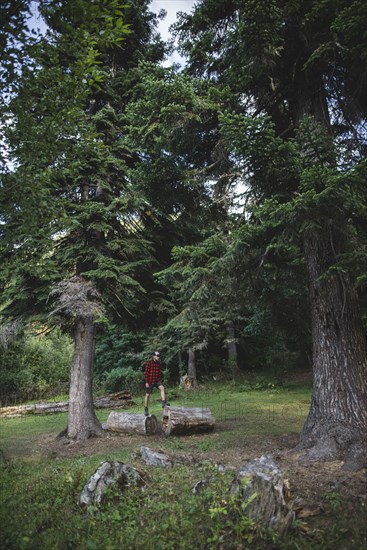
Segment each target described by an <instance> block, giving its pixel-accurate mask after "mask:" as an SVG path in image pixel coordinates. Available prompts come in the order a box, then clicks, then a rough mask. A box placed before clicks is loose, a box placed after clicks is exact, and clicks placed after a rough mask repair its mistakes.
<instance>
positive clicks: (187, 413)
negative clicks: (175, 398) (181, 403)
mask: <svg viewBox="0 0 367 550" xmlns="http://www.w3.org/2000/svg"><path fill="white" fill-rule="evenodd" d="M214 426H215V418H214V417H213V416H212V413H211V411H210V409H207V408H200V407H199V408H188V407H165V408H164V411H163V419H162V430H163V433H164V434H165V435H172V434H175V435H177V434H186V435H187V434H190V433H201V432H207V431H211V430H213V429H214Z"/></svg>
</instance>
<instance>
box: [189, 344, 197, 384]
mask: <svg viewBox="0 0 367 550" xmlns="http://www.w3.org/2000/svg"><path fill="white" fill-rule="evenodd" d="M188 353H189V359H188V363H187V375H188V376H189V377H190V378H191V379H192V380H193V383H192V387H193V388H195V387H196V386H197V384H198V382H197V378H196V365H195V350H194V348H189V351H188Z"/></svg>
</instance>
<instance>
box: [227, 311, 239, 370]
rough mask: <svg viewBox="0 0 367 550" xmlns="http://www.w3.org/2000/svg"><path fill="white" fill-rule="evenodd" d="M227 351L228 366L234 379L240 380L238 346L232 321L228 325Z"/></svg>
mask: <svg viewBox="0 0 367 550" xmlns="http://www.w3.org/2000/svg"><path fill="white" fill-rule="evenodd" d="M226 329H227V349H228V366H229V368H230V369H231V373H232V379H233V380H238V377H239V374H240V371H239V368H238V360H237V345H236V339H235V331H234V326H233V323H232V322H231V321H230V322H228V323H227V326H226Z"/></svg>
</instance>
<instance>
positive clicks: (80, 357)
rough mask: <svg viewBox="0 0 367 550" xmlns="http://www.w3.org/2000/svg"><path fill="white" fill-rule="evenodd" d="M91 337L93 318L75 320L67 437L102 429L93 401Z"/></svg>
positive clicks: (80, 436) (98, 433) (92, 346)
mask: <svg viewBox="0 0 367 550" xmlns="http://www.w3.org/2000/svg"><path fill="white" fill-rule="evenodd" d="M94 337H95V326H94V322H93V319H92V318H86V319H80V320H78V322H77V324H76V327H75V336H74V345H75V348H74V356H73V362H72V367H71V380H70V397H69V417H68V430H67V435H68V437H69V438H72V439H78V440H79V439H86V438H88V437H91V436H95V435H100V434H102V433H103V430H102V426H101V424H100V422H99V420H98V418H97V417H96V414H95V412H94V404H93V392H92V369H93V355H94Z"/></svg>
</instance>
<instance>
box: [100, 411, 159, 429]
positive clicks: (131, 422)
mask: <svg viewBox="0 0 367 550" xmlns="http://www.w3.org/2000/svg"><path fill="white" fill-rule="evenodd" d="M106 428H107V430H110V431H112V432H120V433H127V434H129V433H137V434H145V435H153V434H155V433H157V430H158V420H157V417H156V416H154V414H151V415H150V416H145V415H144V414H134V413H123V412H116V411H112V412H110V414H109V416H108V418H107V423H106Z"/></svg>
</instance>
